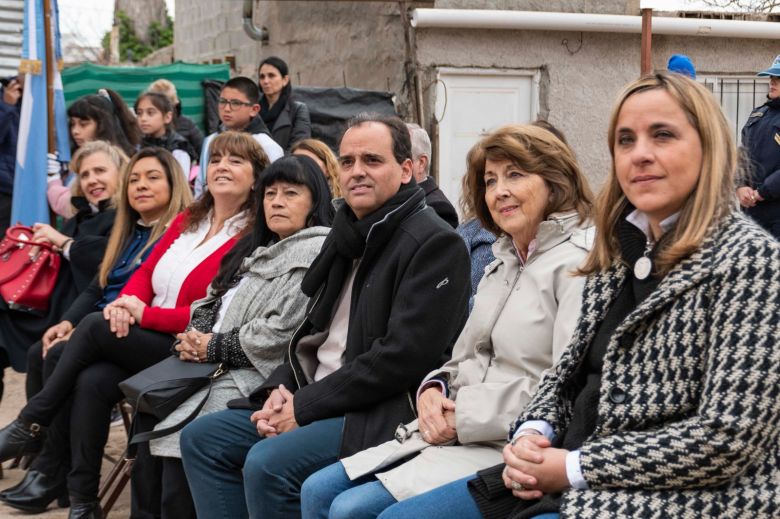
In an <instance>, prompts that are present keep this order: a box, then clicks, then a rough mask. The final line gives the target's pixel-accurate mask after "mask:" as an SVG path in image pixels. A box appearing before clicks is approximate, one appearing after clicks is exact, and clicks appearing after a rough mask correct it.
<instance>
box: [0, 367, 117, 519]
mask: <svg viewBox="0 0 780 519" xmlns="http://www.w3.org/2000/svg"><path fill="white" fill-rule="evenodd" d="M4 380H5V392H4V394H3V400H2V402H0V426H1V425H5V424H7V423H9V422H10V421H11V420H13V419H14V418H16V415H17V414H18V413H19V409H21V407H22V405H23V404H24V402H25V397H24V375H22V374H19V373H15V372H13V371H12V370H10V369H7V370H5V379H4ZM125 438H126V436H125V430H124V427H123V426H122V425H119V426H118V427H112V428H111V433H110V435H109V438H108V445H107V447H106V454H108V455H109V456H111V457H112V458H113V459H119V456H121V455H122V453H123V452H124V450H125ZM9 465H11V462H10V461H9V462H6V463H4V464H3V474H4V477H3V479H2V480H0V489H3V488H7V487H10V486H12V485H15V484H16V483H18V482H19V481H20V480H21V479H22V477H23V476H24V471H23V470H21V469H18V468H17V469H13V470H11V469H8V468H6V467H8V466H9ZM112 466H113V463H112V462H110V461H108V460H106V459H105V458H103V469H102V474H103V476H104V477H105V476H106V475H107V474H108V472H109V471H110V470H111V467H112ZM129 516H130V484H129V483H128V485H127V486H126V487H125V489H124V491H123V492H122V495H121V496H120V497H119V500H118V501H117V502H116V504H114V507H113V508H112V510H111V513H109V514H108V517H109V518H110V519H120V518H123V517H129ZM6 517H14V518H19V517H27V518H30V517H36V518H38V517H40V518H41V519H65V518H67V517H68V509H67V508H58V507H57V503H56V502H55V503H52V504H51V505H49V509H48V510H47V511H46V512H44V513H42V514H40V515H36V516H32V515H30V514H27V513H24V512H20V511H18V510H14V509H13V508H10V507H8V506H5V505H3V504H2V503H0V518H6Z"/></svg>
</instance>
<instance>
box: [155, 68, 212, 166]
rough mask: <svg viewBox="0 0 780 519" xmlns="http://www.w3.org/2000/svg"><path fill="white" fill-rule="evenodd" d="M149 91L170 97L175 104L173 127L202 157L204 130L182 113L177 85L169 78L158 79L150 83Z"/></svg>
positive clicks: (172, 103)
mask: <svg viewBox="0 0 780 519" xmlns="http://www.w3.org/2000/svg"><path fill="white" fill-rule="evenodd" d="M146 91H147V92H157V93H158V94H162V95H164V96H165V97H167V98H168V101H170V102H171V105H173V127H174V128H176V131H177V132H179V135H181V136H182V137H184V138H185V139H187V141H189V143H190V144H191V145H192V149H193V150H195V153H196V154H197V156H198V157H200V152H201V149H202V148H203V132H201V131H200V128H198V127H197V125H196V124H195V121H193V120H192V119H190V118H189V117H187V116H186V115H182V114H181V100H179V95H178V93H177V92H176V85H174V84H173V83H172V82H171V81H168V80H167V79H158V80H157V81H155V82H153V83H152V84H151V85H149V88H148V89H147V90H146Z"/></svg>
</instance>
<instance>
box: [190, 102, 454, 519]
mask: <svg viewBox="0 0 780 519" xmlns="http://www.w3.org/2000/svg"><path fill="white" fill-rule="evenodd" d="M339 151H340V158H339V160H340V165H341V173H340V178H339V181H340V184H341V189H342V192H343V193H344V199H345V202H346V203H345V204H344V205H342V206H341V207H340V208H339V209H338V211H337V213H336V218H335V220H334V222H333V229H332V231H331V233H330V235H329V236H328V238H327V239H326V241H325V243H324V244H323V247H322V250H321V251H320V254H319V256H318V257H317V259H316V260H315V261H314V263H313V264H312V266H311V267H310V269H309V271H308V273H307V274H306V277H305V278H304V280H303V283H302V285H301V288H302V289H303V291H304V292H305V293H306V294H307V295H309V296H310V297H311V302H310V305H309V311H308V313H307V316H306V318H305V319H304V322H303V323H302V324H301V326H300V327H299V328H298V330H297V331H296V333H295V334H294V336H293V338H292V340H291V341H290V347H289V351H288V352H287V355H286V359H285V362H284V363H283V364H282V365H281V366H279V367H278V368H277V369H276V370H275V371H274V372H273V373H271V374H270V375H269V377H268V379H267V380H266V383H265V384H264V385H263V386H262V387H260V388H258V389H257V390H255V391H254V392H253V393H252V395H251V396H250V399H249V400H250V402H251V403H252V406H250V407H252V408H253V409H258V408H260V407H261V406H262V409H260V410H259V411H255V412H254V413H253V412H252V410H243V409H230V410H227V411H223V412H219V413H215V414H212V415H209V416H205V417H203V418H201V419H199V420H196V421H195V422H193V423H192V424H190V425H189V426H188V427H186V428H185V429H184V432H183V434H182V439H181V447H182V458H183V461H184V466H185V471H186V473H187V479H188V481H189V483H190V488H191V489H192V494H193V498H194V500H195V507H196V509H197V513H198V516H202V517H209V518H216V517H225V518H233V517H245V516H246V515H247V514H248V515H249V516H251V517H263V518H274V517H280V518H282V517H284V518H286V517H296V516H298V515H300V503H299V492H300V488H301V485H302V484H303V481H304V480H305V479H306V478H307V477H308V476H309V475H310V474H312V473H313V472H315V471H317V470H319V469H320V468H322V467H324V466H326V465H328V464H330V463H333V462H335V461H336V460H338V459H340V458H342V457H344V456H348V455H350V454H353V453H355V452H358V451H360V450H363V449H365V448H368V447H372V446H374V445H377V444H379V443H382V442H384V441H387V440H389V439H391V438H392V437H393V433H394V431H395V429H396V427H397V426H398V424H399V423H407V422H409V421H411V420H413V419H414V418H415V407H414V404H415V393H414V392H415V390H416V389H417V387H418V385H419V383H420V381H421V380H422V378H423V377H424V376H425V375H426V374H427V373H428V372H429V371H430V370H432V369H434V368H435V367H436V366H439V365H440V364H441V362H442V360H443V359H444V358H445V357H446V353H447V352H448V350H449V348H450V347H451V345H452V344H453V342H454V341H455V339H456V337H457V335H458V333H459V332H460V329H461V327H462V326H463V323H464V321H465V317H466V303H467V300H468V295H469V259H468V255H467V252H466V249H465V247H464V246H463V243H462V241H460V238H459V237H458V235H457V234H456V233H455V232H454V231H453V230H452V229H451V228H450V227H449V226H448V225H447V224H446V223H444V221H443V220H441V219H440V218H439V217H438V216H436V214H435V212H434V211H433V209H432V208H430V207H426V205H425V197H424V194H423V191H422V189H420V188H419V187H417V185H416V184H415V182H414V179H413V177H412V161H411V150H410V141H409V133H408V131H407V129H406V127H405V125H404V123H403V122H402V121H401V120H399V119H397V118H395V117H385V116H373V115H368V114H364V115H361V116H358V117H357V118H355V119H353V120H352V121H351V122H350V125H349V128H348V129H347V131H346V133H345V134H344V136H343V138H342V141H341V145H340V150H339ZM250 417H251V422H250ZM258 435H259V436H258ZM261 437H264V438H265V439H263V441H260V439H261ZM242 467H243V477H242Z"/></svg>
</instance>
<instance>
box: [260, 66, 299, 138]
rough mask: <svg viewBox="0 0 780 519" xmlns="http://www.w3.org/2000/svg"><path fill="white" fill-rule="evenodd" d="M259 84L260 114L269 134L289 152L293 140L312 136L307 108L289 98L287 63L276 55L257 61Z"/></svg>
mask: <svg viewBox="0 0 780 519" xmlns="http://www.w3.org/2000/svg"><path fill="white" fill-rule="evenodd" d="M258 78H259V79H258V85H259V86H260V89H261V90H262V91H263V95H262V97H261V98H260V117H261V118H262V119H263V122H265V124H266V126H268V128H269V129H270V130H271V137H273V139H274V140H275V141H276V142H277V144H279V146H281V147H282V148H284V151H285V152H288V151H290V146H292V145H293V143H295V142H297V141H299V140H301V139H308V138H309V137H311V120H310V119H309V108H308V107H307V106H306V105H305V104H303V103H301V102H298V101H293V100H292V99H291V98H290V94H291V93H292V84H291V83H290V75H289V69H288V68H287V63H285V62H284V61H283V60H281V59H280V58H277V57H276V56H271V57H269V58H266V59H264V60H263V61H261V62H260V66H259V67H258Z"/></svg>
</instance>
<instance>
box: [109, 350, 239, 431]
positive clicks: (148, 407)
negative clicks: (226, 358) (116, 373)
mask: <svg viewBox="0 0 780 519" xmlns="http://www.w3.org/2000/svg"><path fill="white" fill-rule="evenodd" d="M227 371H228V368H227V367H226V366H225V365H224V364H214V363H198V362H184V361H182V360H179V358H178V357H176V356H170V357H168V358H167V359H165V360H162V361H160V362H158V363H157V364H155V365H153V366H150V367H148V368H146V369H145V370H143V371H141V372H139V373H136V374H135V375H133V376H132V377H130V378H128V379H126V380H123V381H122V382H120V383H119V389H121V390H122V392H123V393H124V394H125V396H126V397H127V401H128V402H129V403H130V404H131V405H132V406H133V407H134V408H135V413H136V414H137V413H139V412H140V413H147V414H150V415H152V416H154V417H156V418H158V419H160V420H162V419H164V418H166V417H167V416H168V415H169V414H171V413H172V412H173V411H174V410H175V409H176V408H177V407H179V406H180V405H181V404H183V403H184V401H185V400H187V399H188V398H189V397H191V396H192V395H194V394H195V393H196V392H198V391H199V390H200V389H202V388H204V387H206V386H208V391H206V394H205V395H204V396H203V399H202V400H201V401H200V402H199V403H198V405H197V406H196V407H195V409H194V410H193V411H192V412H191V413H190V414H189V415H187V417H186V418H184V419H183V420H182V421H181V422H179V423H177V424H174V425H172V426H170V427H166V428H165V429H160V430H156V431H145V432H140V433H134V430H135V427H132V428H131V431H130V441H129V444H130V445H134V444H138V443H143V442H146V441H149V440H154V439H156V438H162V437H163V436H167V435H169V434H172V433H175V432H176V431H179V430H181V429H182V428H184V426H185V425H187V424H188V423H190V422H191V421H192V420H194V419H195V417H196V416H198V413H200V410H201V409H203V406H204V405H205V404H206V401H207V400H208V398H209V395H210V394H211V386H212V384H213V383H214V380H215V379H216V378H218V377H219V376H221V375H223V374H225V373H227ZM135 423H136V419H135V416H134V417H133V425H135Z"/></svg>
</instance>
